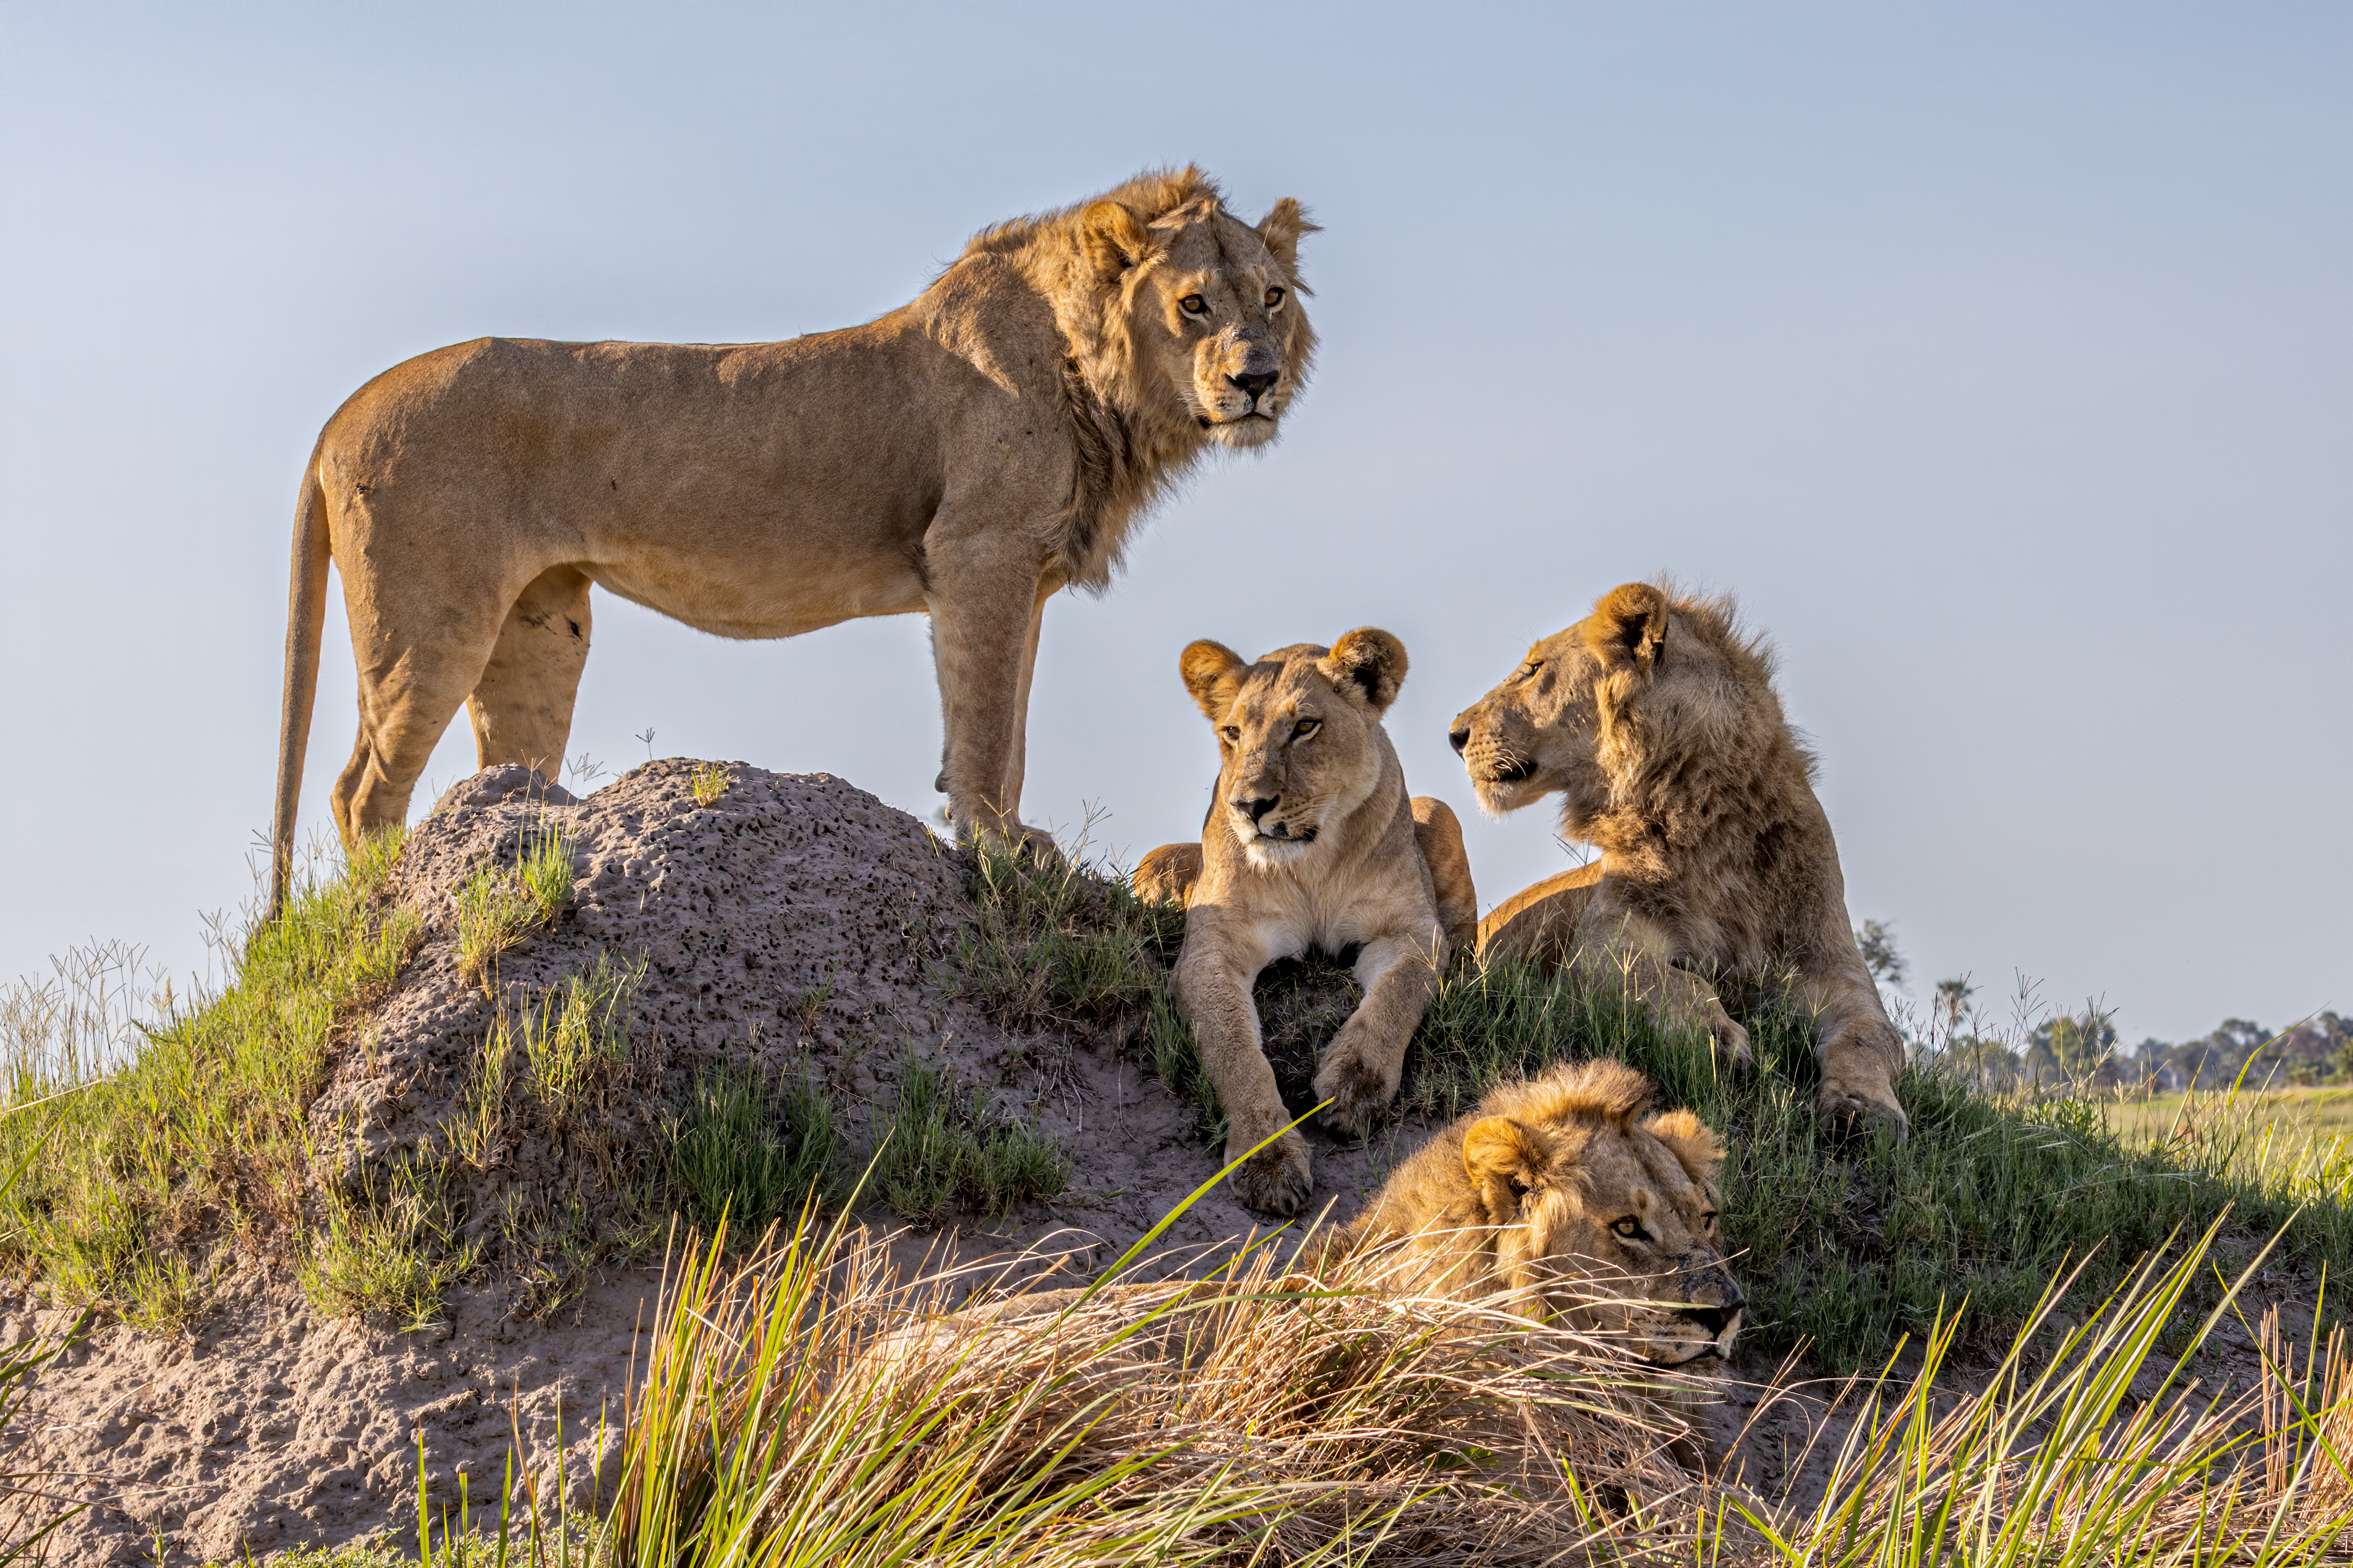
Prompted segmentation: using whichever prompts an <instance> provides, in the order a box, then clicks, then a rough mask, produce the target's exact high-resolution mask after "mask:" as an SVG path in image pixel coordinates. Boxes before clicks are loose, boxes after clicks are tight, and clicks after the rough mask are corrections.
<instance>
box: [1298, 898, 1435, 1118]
mask: <svg viewBox="0 0 2353 1568" xmlns="http://www.w3.org/2000/svg"><path fill="white" fill-rule="evenodd" d="M1443 942H1444V939H1443V937H1442V936H1441V935H1440V931H1439V930H1438V928H1437V925H1436V922H1435V921H1433V922H1432V924H1431V928H1430V931H1427V932H1425V933H1424V934H1423V935H1422V936H1421V937H1420V938H1419V939H1416V938H1413V937H1408V936H1400V935H1389V936H1383V937H1378V938H1376V939H1375V940H1373V941H1371V942H1366V943H1365V945H1364V946H1363V947H1362V948H1361V949H1359V950H1358V952H1357V953H1356V984H1359V985H1361V986H1363V987H1364V989H1365V999H1364V1001H1363V1002H1361V1003H1359V1004H1358V1005H1357V1007H1356V1011H1355V1012H1354V1013H1351V1014H1350V1015H1348V1021H1347V1022H1346V1023H1345V1024H1343V1025H1341V1026H1340V1031H1339V1033H1337V1034H1335V1035H1334V1036H1333V1037H1332V1043H1331V1045H1330V1046H1329V1047H1326V1048H1325V1050H1324V1064H1323V1066H1322V1067H1321V1068H1317V1069H1316V1073H1315V1094H1316V1098H1317V1099H1319V1100H1329V1101H1330V1102H1331V1103H1330V1104H1329V1105H1327V1106H1326V1107H1324V1125H1325V1126H1326V1127H1329V1128H1330V1129H1332V1131H1335V1132H1337V1133H1339V1134H1340V1135H1341V1136H1343V1137H1345V1138H1361V1137H1363V1136H1364V1135H1365V1134H1366V1132H1369V1131H1372V1125H1373V1116H1374V1113H1375V1112H1377V1111H1378V1110H1380V1108H1381V1107H1382V1106H1384V1105H1387V1104H1388V1102H1389V1100H1390V1099H1391V1098H1392V1097H1394V1096H1395V1095H1396V1093H1397V1091H1398V1079H1401V1078H1402V1077H1403V1076H1404V1074H1405V1052H1406V1047H1407V1046H1409V1044H1411V1043H1412V1040H1413V1032H1414V1030H1415V1029H1416V1028H1418V1027H1419V1026H1420V1024H1421V1016H1422V1015H1423V1014H1424V1013H1426V1012H1428V1011H1429V1010H1430V998H1431V997H1432V996H1434V995H1436V994H1438V970H1439V956H1438V955H1439V953H1440V950H1441V948H1442V946H1443Z"/></svg>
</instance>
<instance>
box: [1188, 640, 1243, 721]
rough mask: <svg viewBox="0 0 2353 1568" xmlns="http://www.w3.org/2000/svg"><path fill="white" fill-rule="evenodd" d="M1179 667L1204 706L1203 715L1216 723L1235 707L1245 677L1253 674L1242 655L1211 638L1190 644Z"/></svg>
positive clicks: (1189, 689) (1194, 697) (1189, 686)
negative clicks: (1210, 639) (1235, 700)
mask: <svg viewBox="0 0 2353 1568" xmlns="http://www.w3.org/2000/svg"><path fill="white" fill-rule="evenodd" d="M1176 668H1177V671H1178V673H1180V674H1182V675H1183V676H1184V678H1185V689H1186V690H1187V691H1189V692H1191V693H1192V694H1193V700H1194V701H1196V702H1198V703H1199V704H1200V705H1201V712H1202V714H1203V716H1204V717H1206V718H1207V719H1208V721H1209V722H1210V723H1212V724H1214V723H1216V722H1217V721H1219V720H1220V719H1222V718H1224V717H1225V716H1226V710H1227V709H1229V708H1231V707H1232V706H1233V705H1234V699H1235V698H1236V697H1237V696H1239V695H1240V693H1241V689H1242V677H1244V676H1245V675H1248V674H1249V673H1250V666H1249V665H1247V664H1245V663H1243V662H1242V659H1241V656H1240V655H1239V654H1237V653H1235V652H1234V650H1233V649H1231V648H1229V647H1227V646H1226V645H1225V644H1223V643H1218V642H1211V641H1209V640H1208V638H1207V637H1204V638H1202V639H1201V640H1200V641H1199V642H1197V643H1188V644H1187V645H1186V647H1185V653H1184V657H1183V658H1179V659H1178V660H1177V661H1176Z"/></svg>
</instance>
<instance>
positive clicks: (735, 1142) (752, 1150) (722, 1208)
mask: <svg viewBox="0 0 2353 1568" xmlns="http://www.w3.org/2000/svg"><path fill="white" fill-rule="evenodd" d="M665 1142H666V1143H667V1150H666V1158H667V1168H668V1173H669V1177H670V1191H671V1192H672V1193H673V1194H676V1197H677V1200H678V1209H679V1214H680V1215H681V1217H682V1218H684V1219H685V1220H686V1222H687V1223H688V1224H689V1225H690V1226H694V1227H695V1228H696V1229H698V1230H700V1231H701V1232H702V1234H703V1235H705V1236H711V1235H715V1234H717V1232H718V1229H719V1226H720V1225H721V1223H722V1222H723V1221H724V1222H726V1223H727V1224H728V1225H729V1227H730V1228H731V1229H732V1230H733V1231H734V1233H735V1234H736V1235H738V1236H758V1235H759V1234H760V1233H761V1232H763V1231H765V1229H766V1228H767V1227H768V1225H769V1223H770V1222H771V1221H773V1220H778V1219H785V1218H788V1217H790V1216H791V1215H794V1214H796V1213H797V1212H798V1211H799V1210H800V1208H801V1206H802V1205H805V1204H807V1203H810V1202H813V1201H822V1200H824V1199H827V1198H829V1197H832V1196H835V1195H836V1194H835V1191H834V1160H835V1156H836V1155H837V1154H838V1153H839V1150H840V1143H841V1139H840V1135H839V1133H838V1132H837V1131H835V1129H834V1125H833V1108H832V1105H831V1104H830V1102H828V1100H827V1099H826V1098H825V1095H824V1094H823V1093H822V1092H821V1091H820V1090H819V1089H818V1088H817V1086H816V1085H815V1084H813V1083H811V1082H810V1081H809V1080H808V1079H806V1078H802V1077H792V1078H786V1077H784V1076H781V1075H771V1074H765V1073H762V1072H760V1071H759V1070H758V1069H756V1068H748V1067H747V1068H736V1067H733V1066H731V1065H728V1064H722V1065H721V1066H720V1067H718V1068H715V1069H713V1070H712V1071H711V1072H709V1073H706V1074H705V1075H703V1077H702V1079H701V1080H700V1081H698V1082H697V1083H696V1084H695V1086H694V1090H693V1094H692V1097H691V1099H690V1100H688V1102H687V1108H686V1110H685V1111H684V1112H683V1113H682V1114H680V1115H676V1116H673V1117H671V1118H670V1121H669V1123H668V1125H667V1127H666V1129H665Z"/></svg>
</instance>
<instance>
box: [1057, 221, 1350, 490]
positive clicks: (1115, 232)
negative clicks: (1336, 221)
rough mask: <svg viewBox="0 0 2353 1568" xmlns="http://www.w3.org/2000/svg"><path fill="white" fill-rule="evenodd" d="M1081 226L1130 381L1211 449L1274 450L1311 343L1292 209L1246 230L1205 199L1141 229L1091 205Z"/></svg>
mask: <svg viewBox="0 0 2353 1568" xmlns="http://www.w3.org/2000/svg"><path fill="white" fill-rule="evenodd" d="M1087 222H1088V226H1089V237H1090V243H1091V245H1092V247H1093V248H1094V252H1095V254H1096V256H1097V257H1098V264H1099V265H1101V266H1104V267H1105V268H1108V269H1109V270H1110V271H1111V272H1112V273H1113V276H1115V277H1116V278H1117V279H1118V280H1119V284H1120V288H1121V295H1122V300H1123V303H1124V309H1125V310H1126V313H1127V327H1128V334H1129V339H1130V341H1131V342H1132V343H1133V344H1134V355H1135V360H1136V363H1135V365H1134V374H1137V375H1138V376H1140V377H1142V378H1143V379H1145V381H1147V382H1151V381H1156V382H1158V383H1160V384H1162V385H1163V386H1164V387H1165V388H1166V390H1167V391H1168V392H1169V393H1171V394H1173V395H1174V396H1175V397H1176V401H1177V402H1178V403H1179V404H1181V405H1182V406H1183V408H1184V412H1185V415H1186V416H1187V417H1188V418H1190V419H1191V420H1192V421H1193V423H1194V425H1195V426H1197V427H1198V429H1199V430H1200V431H1201V432H1203V433H1204V434H1205V435H1206V436H1207V437H1208V438H1209V439H1210V440H1212V441H1215V442H1218V443H1219V445H1221V446H1226V447H1233V448H1236V449H1238V450H1240V449H1246V448H1249V447H1259V446H1263V445H1265V444H1266V443H1267V442H1269V441H1271V440H1273V439H1274V437H1275V436H1276V434H1277V433H1278V432H1279V431H1280V429H1281V427H1282V416H1283V413H1284V411H1285V410H1287V409H1288V408H1289V407H1290V406H1291V400H1292V398H1293V395H1295V394H1296V393H1297V392H1298V390H1299V386H1300V384H1301V382H1302V381H1303V380H1304V379H1305V377H1306V374H1307V368H1308V362H1309V360H1310V359H1311V358H1312V356H1313V353H1314V342H1315V338H1314V331H1312V330H1311V329H1310V328H1309V326H1308V324H1307V317H1306V314H1305V312H1304V310H1303V308H1302V304H1301V300H1300V296H1301V294H1302V293H1303V292H1304V289H1303V286H1302V285H1301V283H1300V282H1299V279H1298V276H1297V263H1298V245H1299V237H1300V236H1301V235H1302V234H1303V233H1306V232H1309V231H1311V230H1312V229H1313V228H1314V226H1313V225H1312V224H1309V223H1308V222H1307V221H1306V219H1305V217H1304V216H1303V215H1302V213H1301V211H1300V207H1299V204H1298V203H1297V202H1295V201H1293V200H1291V199H1290V198H1289V197H1285V198H1284V199H1283V200H1282V201H1280V202H1278V203H1276V204H1275V205H1274V209H1273V210H1272V211H1271V212H1270V213H1268V214H1267V216H1266V217H1265V218H1264V220H1262V221H1261V223H1260V224H1259V225H1258V226H1257V227H1255V228H1253V227H1251V226H1250V225H1248V224H1245V223H1243V222H1241V221H1240V220H1239V219H1237V218H1235V217H1233V216H1230V215H1229V214H1228V213H1227V212H1226V210H1225V209H1224V208H1223V207H1222V206H1220V205H1218V204H1217V203H1216V202H1215V201H1214V200H1204V201H1199V202H1195V203H1191V204H1188V205H1186V206H1183V207H1180V208H1178V209H1177V210H1176V211H1175V212H1173V213H1170V214H1169V215H1168V216H1166V217H1163V218H1160V219H1157V220H1155V222H1153V223H1151V224H1149V225H1146V224H1145V223H1144V222H1143V221H1142V220H1141V219H1140V218H1139V217H1138V216H1136V215H1135V214H1134V212H1133V211H1132V210H1131V209H1129V208H1127V207H1124V206H1122V205H1120V204H1118V203H1116V202H1109V201H1105V202H1099V203H1097V204H1096V205H1095V206H1094V207H1092V208H1091V209H1089V211H1088V214H1087Z"/></svg>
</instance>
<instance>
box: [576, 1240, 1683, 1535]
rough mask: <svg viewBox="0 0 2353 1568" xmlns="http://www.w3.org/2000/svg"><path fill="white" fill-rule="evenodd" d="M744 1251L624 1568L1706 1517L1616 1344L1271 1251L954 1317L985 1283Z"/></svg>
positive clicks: (710, 1277) (703, 1319) (1508, 1530)
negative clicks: (1380, 1285) (1386, 1286)
mask: <svg viewBox="0 0 2353 1568" xmlns="http://www.w3.org/2000/svg"><path fill="white" fill-rule="evenodd" d="M721 1256H722V1255H721V1252H720V1250H719V1249H718V1248H717V1247H712V1248H708V1249H704V1250H702V1251H699V1252H695V1253H691V1254H690V1255H689V1256H688V1257H687V1258H686V1259H685V1260H684V1262H683V1263H682V1265H681V1267H680V1268H677V1269H676V1270H675V1272H674V1273H673V1276H672V1279H671V1284H670V1292H669V1296H668V1299H667V1300H666V1303H665V1307H664V1310H663V1311H662V1312H661V1314H660V1315H659V1319H658V1322H659V1325H660V1329H659V1334H658V1336H657V1342H656V1347H655V1349H654V1351H653V1352H652V1356H651V1360H650V1363H649V1365H648V1367H647V1369H646V1373H645V1375H644V1378H643V1381H642V1382H641V1384H640V1385H639V1387H638V1390H637V1392H636V1394H635V1395H634V1396H633V1399H632V1403H631V1407H630V1414H629V1419H628V1426H627V1429H626V1432H625V1437H624V1443H625V1451H626V1461H625V1462H626V1466H627V1468H626V1471H625V1479H623V1481H622V1484H621V1489H620V1494H619V1501H618V1504H617V1508H616V1510H615V1511H614V1514H613V1516H612V1520H611V1524H610V1531H611V1539H610V1542H609V1544H610V1547H611V1549H612V1552H613V1554H614V1558H615V1560H616V1561H617V1562H621V1563H649V1564H650V1563H665V1564H669V1563H707V1564H717V1563H745V1564H751V1563H758V1564H763V1565H768V1564H774V1565H778V1568H782V1565H786V1564H793V1565H798V1564H817V1563H828V1564H842V1565H856V1564H867V1563H872V1564H883V1563H918V1562H920V1563H927V1564H939V1565H942V1568H944V1565H947V1564H961V1563H970V1564H975V1565H978V1564H982V1563H987V1564H990V1565H991V1568H996V1565H998V1564H1029V1563H1057V1564H1060V1563H1071V1564H1077V1563H1229V1562H1230V1563H1243V1562H1255V1563H1268V1564H1274V1563H1287V1564H1304V1563H1325V1562H1330V1563H1343V1562H1345V1563H1374V1562H1394V1563H1408V1562H1410V1563H1466V1564H1467V1563H1497V1564H1504V1563H1514V1564H1516V1563H1530V1564H1533V1563H1546V1562H1557V1561H1562V1560H1563V1558H1564V1555H1566V1556H1567V1557H1569V1558H1572V1559H1574V1558H1577V1557H1579V1556H1582V1555H1584V1554H1585V1553H1586V1552H1588V1550H1594V1551H1599V1552H1601V1553H1602V1554H1603V1555H1609V1554H1610V1552H1611V1543H1617V1542H1641V1543H1643V1544H1644V1545H1646V1546H1661V1545H1665V1544H1668V1543H1669V1542H1671V1541H1673V1540H1675V1539H1676V1538H1678V1537H1685V1536H1688V1535H1689V1533H1690V1530H1689V1526H1690V1524H1691V1523H1692V1522H1694V1521H1696V1520H1697V1519H1699V1518H1700V1517H1701V1514H1700V1510H1698V1509H1697V1508H1696V1507H1695V1506H1694V1502H1693V1498H1694V1490H1695V1489H1694V1482H1693V1480H1692V1479H1691V1478H1689V1477H1688V1476H1686V1475H1685V1474H1683V1472H1682V1471H1680V1470H1679V1469H1678V1468H1676V1467H1675V1466H1674V1465H1673V1464H1672V1462H1671V1461H1670V1460H1669V1459H1668V1458H1667V1457H1666V1453H1665V1448H1666V1445H1667V1443H1668V1442H1669V1441H1670V1440H1671V1438H1672V1436H1674V1435H1675V1433H1676V1431H1677V1430H1678V1428H1677V1427H1676V1426H1675V1425H1674V1424H1673V1423H1672V1421H1671V1420H1669V1419H1668V1418H1666V1417H1665V1416H1664V1415H1662V1414H1661V1413H1659V1412H1657V1411H1656V1410H1654V1409H1653V1408H1652V1407H1651V1405H1650V1404H1649V1402H1648V1401H1647V1400H1646V1399H1645V1397H1644V1395H1643V1393H1642V1390H1641V1387H1640V1386H1639V1385H1640V1384H1641V1383H1643V1382H1644V1381H1645V1379H1644V1377H1643V1375H1642V1374H1641V1371H1640V1369H1637V1368H1634V1367H1632V1366H1630V1364H1629V1363H1627V1362H1626V1361H1625V1360H1624V1359H1623V1358H1622V1357H1620V1356H1618V1355H1616V1354H1615V1353H1613V1352H1611V1351H1610V1350H1609V1347H1607V1346H1602V1345H1599V1344H1597V1343H1595V1342H1591V1341H1588V1340H1581V1339H1578V1338H1577V1337H1575V1336H1571V1335H1567V1334H1555V1333H1542V1334H1531V1333H1530V1332H1529V1331H1528V1327H1527V1325H1526V1324H1525V1323H1524V1322H1520V1321H1515V1320H1511V1319H1507V1318H1501V1317H1498V1316H1495V1315H1493V1314H1491V1313H1487V1312H1483V1311H1481V1310H1476V1309H1473V1308H1468V1307H1465V1306H1462V1305H1461V1304H1459V1303H1451V1302H1447V1301H1441V1300H1424V1299H1416V1298H1409V1297H1401V1296H1393V1295H1388V1294H1386V1293H1384V1292H1381V1291H1379V1290H1377V1289H1371V1288H1370V1287H1369V1286H1368V1285H1367V1284H1366V1282H1364V1281H1359V1280H1350V1279H1339V1280H1330V1281H1319V1280H1316V1279H1309V1278H1307V1277H1305V1276H1302V1275H1296V1274H1292V1273H1288V1272H1286V1271H1285V1270H1284V1269H1283V1268H1282V1267H1281V1266H1280V1264H1279V1263H1278V1262H1277V1260H1276V1258H1275V1256H1274V1254H1273V1253H1272V1251H1271V1249H1269V1248H1266V1247H1261V1248H1259V1249H1258V1250H1257V1251H1256V1252H1255V1253H1253V1254H1251V1255H1250V1256H1249V1257H1247V1258H1244V1259H1243V1260H1241V1261H1240V1262H1239V1263H1238V1264H1237V1265H1236V1266H1235V1267H1233V1268H1229V1270H1227V1271H1226V1272H1224V1273H1222V1274H1220V1275H1219V1277H1218V1278H1216V1279H1212V1280H1210V1281H1208V1282H1206V1283H1196V1284H1189V1285H1188V1284H1183V1283H1168V1284H1160V1285H1127V1286H1113V1287H1109V1288H1098V1289H1092V1290H1089V1291H1076V1290H1073V1291H1068V1292H1063V1293H1060V1294H1058V1295H1053V1296H1048V1297H1018V1296H1016V1297H1009V1298H1007V1297H996V1296H991V1295H988V1294H987V1293H986V1292H984V1295H983V1297H982V1300H983V1303H984V1304H983V1305H982V1306H981V1307H980V1308H979V1309H977V1310H974V1309H971V1308H969V1307H968V1308H967V1310H965V1312H964V1313H962V1314H960V1315H954V1316H951V1315H948V1312H947V1309H948V1308H949V1306H950V1304H951V1303H952V1302H953V1301H954V1300H955V1298H956V1297H957V1296H958V1295H959V1294H960V1293H962V1292H963V1291H965V1289H969V1288H971V1287H973V1286H975V1285H977V1284H979V1283H980V1281H978V1280H976V1279H972V1278H970V1277H966V1276H961V1275H957V1274H937V1275H933V1276H930V1277H927V1278H923V1279H917V1280H914V1281H913V1282H906V1281H902V1279H900V1278H899V1277H898V1276H897V1275H896V1274H895V1273H894V1271H893V1270H892V1268H891V1266H890V1264H889V1263H888V1261H887V1258H886V1249H885V1247H884V1246H883V1244H882V1243H881V1241H880V1240H879V1239H876V1238H872V1237H867V1236H865V1235H864V1234H863V1233H857V1232H850V1231H846V1230H842V1229H838V1228H837V1229H835V1230H831V1231H826V1232H819V1231H818V1230H817V1229H815V1228H813V1227H812V1226H808V1225H807V1224H804V1225H802V1226H799V1227H797V1228H796V1229H795V1230H793V1231H792V1232H790V1233H789V1234H786V1235H785V1236H783V1237H781V1238H780V1239H777V1240H776V1241H775V1242H774V1243H773V1245H772V1246H770V1247H766V1248H765V1249H762V1250H761V1252H760V1253H759V1254H758V1256H756V1257H755V1258H753V1259H752V1260H751V1261H750V1262H748V1263H746V1264H744V1265H743V1266H741V1267H740V1268H735V1269H733V1270H729V1269H727V1268H724V1267H723V1264H722V1261H721ZM1572 1456H1574V1459H1575V1463H1574V1466H1573V1467H1572V1466H1571V1465H1570V1464H1569V1463H1568V1462H1567V1461H1568V1460H1569V1459H1570V1458H1571V1457H1572ZM1676 1521H1682V1522H1680V1523H1679V1522H1676Z"/></svg>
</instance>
